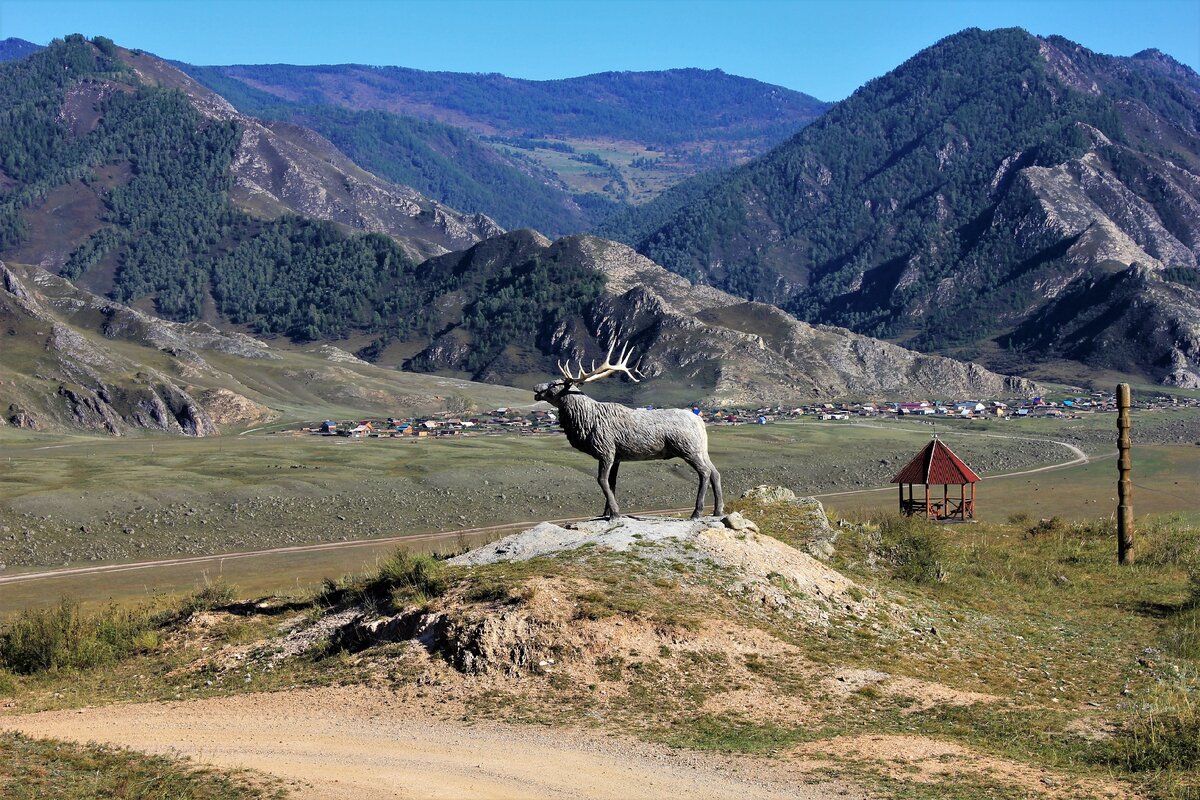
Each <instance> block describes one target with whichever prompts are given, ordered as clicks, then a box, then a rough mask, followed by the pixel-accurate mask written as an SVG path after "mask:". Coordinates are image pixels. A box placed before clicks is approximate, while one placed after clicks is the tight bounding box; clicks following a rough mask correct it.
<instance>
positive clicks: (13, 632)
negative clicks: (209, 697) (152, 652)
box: [0, 600, 158, 675]
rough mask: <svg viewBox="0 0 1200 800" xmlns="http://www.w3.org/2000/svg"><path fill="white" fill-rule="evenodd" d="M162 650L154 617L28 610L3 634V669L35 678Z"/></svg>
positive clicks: (68, 604) (66, 604)
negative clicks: (56, 671) (38, 675)
mask: <svg viewBox="0 0 1200 800" xmlns="http://www.w3.org/2000/svg"><path fill="white" fill-rule="evenodd" d="M157 645H158V636H157V632H156V631H155V630H154V627H153V619H152V617H151V616H150V615H149V614H148V613H146V612H145V611H144V610H129V609H121V608H117V607H115V606H110V607H109V608H107V609H105V610H103V611H100V612H95V613H84V612H83V611H81V610H80V607H79V604H78V603H75V602H72V601H70V600H63V601H62V602H61V603H59V605H57V606H55V607H53V608H45V609H41V608H38V609H26V610H24V611H22V612H21V613H20V614H18V615H17V617H16V618H15V619H14V620H13V621H12V622H11V623H10V624H9V625H8V626H7V627H6V628H4V629H3V631H2V632H0V667H3V668H4V669H7V670H10V671H12V672H15V673H18V674H23V675H31V674H34V673H37V672H44V671H47V670H59V669H86V668H88V667H94V666H97V665H100V664H107V663H111V662H112V661H116V660H118V659H120V658H122V657H124V656H127V655H131V654H133V653H136V652H141V651H145V650H149V649H153V648H155V647H157Z"/></svg>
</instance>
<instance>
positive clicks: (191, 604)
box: [179, 580, 237, 619]
mask: <svg viewBox="0 0 1200 800" xmlns="http://www.w3.org/2000/svg"><path fill="white" fill-rule="evenodd" d="M235 599H237V592H236V590H235V589H234V587H232V586H230V585H229V584H227V583H225V581H223V580H218V581H216V582H215V583H207V584H205V585H204V588H202V589H198V590H197V591H195V592H193V593H192V594H191V595H189V596H187V597H185V598H184V599H183V601H182V602H181V603H180V604H179V616H180V617H181V618H183V619H188V618H190V617H191V616H192V615H193V614H199V613H201V612H203V611H212V610H213V609H214V608H220V607H221V606H227V605H229V604H230V603H232V602H233V601H234V600H235Z"/></svg>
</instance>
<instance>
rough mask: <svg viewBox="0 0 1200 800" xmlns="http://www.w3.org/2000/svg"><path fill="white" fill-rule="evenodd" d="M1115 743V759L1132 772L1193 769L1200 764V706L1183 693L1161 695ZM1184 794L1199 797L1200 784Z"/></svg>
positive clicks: (1178, 771)
mask: <svg viewBox="0 0 1200 800" xmlns="http://www.w3.org/2000/svg"><path fill="white" fill-rule="evenodd" d="M1112 746H1113V758H1114V760H1115V761H1116V762H1117V764H1119V765H1120V766H1122V767H1124V768H1125V769H1127V770H1129V771H1130V772H1140V773H1154V774H1156V776H1158V777H1160V778H1161V777H1163V776H1164V775H1172V774H1178V773H1185V772H1190V771H1192V770H1193V769H1194V768H1195V767H1196V765H1197V764H1200V705H1198V704H1197V702H1196V700H1195V699H1193V698H1191V697H1189V696H1187V695H1186V694H1185V693H1183V692H1173V693H1171V694H1169V695H1166V696H1163V697H1160V698H1159V699H1158V700H1156V701H1155V702H1153V703H1151V704H1150V705H1149V706H1148V707H1147V708H1146V709H1145V710H1144V711H1141V712H1140V713H1138V714H1137V715H1136V716H1135V717H1134V718H1133V719H1131V720H1129V721H1128V722H1127V723H1126V724H1125V725H1124V726H1123V727H1122V728H1121V729H1120V730H1119V731H1118V732H1117V735H1116V736H1115V737H1114V739H1113V745H1112ZM1184 796H1188V797H1196V796H1200V784H1194V785H1193V786H1192V787H1191V791H1190V792H1189V793H1187V794H1186V795H1184Z"/></svg>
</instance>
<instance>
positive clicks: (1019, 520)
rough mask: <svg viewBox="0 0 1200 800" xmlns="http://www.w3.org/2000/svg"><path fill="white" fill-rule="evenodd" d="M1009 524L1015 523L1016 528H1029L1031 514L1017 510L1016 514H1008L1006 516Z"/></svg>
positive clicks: (1031, 523)
mask: <svg viewBox="0 0 1200 800" xmlns="http://www.w3.org/2000/svg"><path fill="white" fill-rule="evenodd" d="M1008 524H1009V525H1016V526H1017V527H1018V528H1024V529H1025V530H1029V529H1030V528H1032V527H1033V525H1034V522H1033V516H1032V515H1030V514H1029V513H1028V512H1027V511H1019V512H1017V513H1016V514H1010V515H1009V517H1008Z"/></svg>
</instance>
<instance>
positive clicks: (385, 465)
mask: <svg viewBox="0 0 1200 800" xmlns="http://www.w3.org/2000/svg"><path fill="white" fill-rule="evenodd" d="M1196 418H1197V417H1196V415H1194V414H1192V413H1191V412H1175V411H1164V412H1156V413H1154V414H1151V413H1149V412H1147V413H1146V414H1144V415H1143V416H1142V417H1140V418H1139V425H1138V427H1137V428H1136V431H1137V432H1138V433H1140V434H1141V436H1142V439H1143V442H1142V443H1139V446H1138V449H1137V452H1136V456H1135V463H1136V467H1135V486H1136V489H1135V491H1136V495H1135V502H1136V503H1137V505H1136V506H1135V509H1136V511H1137V513H1138V514H1139V515H1142V516H1145V515H1151V514H1159V513H1177V514H1181V515H1182V517H1181V518H1184V519H1193V520H1194V519H1195V518H1196V516H1197V514H1200V504H1198V503H1197V502H1196V501H1195V500H1194V499H1193V498H1192V497H1190V496H1189V492H1188V491H1187V490H1186V487H1188V486H1190V485H1196V484H1197V483H1198V482H1200V447H1197V446H1196V445H1195V444H1194V443H1193V442H1194V441H1197V440H1200V434H1198V433H1193V428H1196ZM1111 423H1112V418H1111V416H1109V417H1105V416H1095V417H1090V418H1085V419H1082V420H1069V421H1068V420H1022V421H1012V422H989V423H964V422H957V421H947V420H942V421H939V422H938V424H936V425H926V424H921V423H913V422H896V421H855V422H852V423H849V424H848V423H842V422H838V423H830V422H824V423H822V422H815V421H806V420H802V421H794V422H780V423H775V424H770V425H765V426H756V425H746V426H736V427H715V428H713V429H712V430H711V449H712V452H713V457H714V459H715V460H716V463H717V464H718V465H719V466H720V468H721V469H722V472H723V474H724V478H725V486H726V493H727V497H728V499H729V500H733V499H734V498H736V497H737V496H738V495H740V494H741V492H743V491H745V490H746V489H748V488H751V487H753V486H756V485H759V484H770V485H783V486H787V487H788V488H791V489H792V490H794V491H795V492H796V493H797V494H802V495H808V494H817V495H821V496H822V499H823V500H824V502H825V503H826V504H827V506H828V507H829V508H830V509H832V510H835V511H837V512H839V513H847V514H855V513H872V512H875V511H881V510H890V509H891V508H892V507H893V505H894V503H895V497H896V495H895V490H894V489H892V488H884V489H882V490H878V487H887V481H888V480H890V478H891V476H892V475H893V474H894V473H895V472H896V471H897V470H899V468H900V467H901V466H903V465H904V463H906V462H907V461H908V459H909V458H911V457H912V455H913V454H915V453H916V452H917V450H918V449H919V448H920V447H921V446H922V445H923V444H924V442H926V441H928V438H929V436H930V434H931V432H936V433H937V434H938V435H939V436H941V437H942V438H943V439H944V440H945V441H947V442H948V443H949V444H950V445H951V446H952V447H953V448H954V449H955V450H956V452H958V453H959V454H960V455H961V456H962V457H963V458H965V459H966V460H967V462H968V463H970V464H971V465H972V466H973V467H974V468H975V469H976V470H977V471H979V472H980V473H981V474H982V475H983V476H984V478H985V480H984V482H983V483H982V484H981V485H980V487H979V490H978V491H979V515H980V518H981V519H982V520H984V521H993V522H1001V521H1004V520H1006V519H1008V518H1009V517H1010V516H1012V515H1014V514H1025V515H1028V516H1030V517H1032V518H1038V519H1040V518H1043V517H1044V518H1049V517H1055V516H1058V517H1062V518H1064V519H1071V520H1098V519H1101V518H1104V517H1106V516H1109V515H1111V512H1112V506H1113V505H1114V503H1115V501H1112V500H1111V498H1113V497H1114V496H1115V495H1114V492H1113V488H1114V486H1115V472H1116V468H1115V461H1114V458H1113V457H1112V451H1113V447H1112V444H1111V435H1110V433H1109V431H1108V430H1107V428H1108V426H1109V425H1111ZM1180 425H1183V426H1184V427H1183V428H1180V427H1179V426H1180ZM0 436H2V437H3V438H0V443H2V445H3V455H0V465H2V466H3V467H4V469H3V470H2V471H0V563H4V564H5V565H6V568H5V569H4V570H3V571H2V572H0V614H2V613H11V612H12V611H14V610H16V609H19V608H22V607H24V606H26V605H28V604H31V603H32V604H43V605H44V604H46V603H50V602H53V601H54V600H55V599H56V598H57V597H59V596H60V595H63V594H68V595H71V596H74V597H78V598H80V599H83V600H86V601H89V602H103V601H106V600H108V599H137V598H145V597H148V596H154V595H156V594H161V593H166V594H172V595H177V594H180V593H183V592H186V591H189V590H191V589H193V588H195V587H196V586H197V585H201V584H203V583H204V582H205V581H213V580H217V579H221V578H224V579H225V580H227V581H230V582H232V583H234V584H236V585H238V586H239V587H241V588H242V589H243V590H245V591H247V592H251V593H258V594H267V593H270V592H274V591H284V590H286V591H302V590H305V589H307V588H310V587H312V586H314V585H316V584H317V583H319V582H320V580H321V579H322V578H324V577H326V576H328V575H338V574H343V573H349V572H354V571H357V570H360V569H363V568H364V567H366V566H369V565H371V564H373V563H374V562H376V561H377V560H378V559H379V558H380V557H382V556H384V555H386V554H389V553H391V552H392V551H393V550H394V548H395V547H396V546H397V543H398V542H397V540H400V541H401V542H403V543H405V544H407V545H408V546H410V547H412V548H413V549H415V550H417V551H424V552H431V551H442V552H445V551H449V550H456V549H462V548H463V547H465V546H467V545H469V544H475V543H478V542H481V541H486V540H488V539H491V538H496V537H498V536H500V535H502V534H504V533H507V532H509V531H511V530H512V528H508V527H498V526H506V525H516V526H518V527H519V526H520V525H521V524H523V523H528V522H535V521H538V520H542V519H562V518H574V517H585V516H589V515H591V514H595V513H598V511H599V509H600V506H601V505H602V503H601V501H600V497H599V492H598V490H597V488H596V484H595V477H594V475H595V472H594V469H595V466H594V462H593V461H592V460H591V459H589V458H587V457H586V456H584V455H583V454H580V453H577V452H575V451H574V450H572V449H571V448H570V447H569V446H568V444H567V443H566V441H565V440H564V439H563V437H562V436H561V435H557V434H541V435H532V436H518V435H498V436H477V437H452V438H446V439H438V440H415V439H407V440H394V439H344V438H336V437H313V436H303V435H294V434H290V433H286V432H277V433H271V432H270V431H269V430H266V431H258V432H251V433H249V434H247V435H243V436H228V437H219V438H212V439H202V440H188V439H168V438H162V437H153V438H152V437H141V438H136V439H135V438H128V439H102V438H96V437H68V436H50V435H39V436H34V435H29V434H24V435H22V434H16V433H14V432H12V431H8V432H7V433H3V434H0ZM1052 439H1056V440H1059V441H1062V442H1066V443H1069V444H1074V446H1075V447H1078V448H1080V449H1082V450H1084V451H1085V452H1087V453H1088V454H1089V456H1090V459H1091V460H1090V462H1089V463H1086V464H1078V465H1075V466H1070V467H1064V468H1059V469H1050V470H1046V471H1040V472H1033V473H1030V474H1019V475H1012V476H1011V477H995V476H998V475H1002V474H1007V473H1014V472H1024V471H1027V470H1037V469H1039V468H1041V467H1046V466H1050V465H1055V464H1061V463H1064V462H1068V461H1070V460H1072V459H1074V458H1075V457H1076V456H1075V453H1073V452H1072V451H1071V450H1070V449H1068V448H1067V447H1064V446H1062V445H1060V444H1054V443H1052V442H1051V441H1049V440H1052ZM1149 442H1158V443H1156V444H1151V443H1149ZM1167 442H1170V443H1169V444H1168V443H1167ZM693 480H694V477H693V473H692V472H691V470H690V469H689V468H688V467H687V466H686V465H684V464H683V463H682V462H678V461H676V462H670V463H666V464H664V463H661V462H658V463H645V464H629V465H626V466H625V467H623V468H622V471H621V485H620V488H619V491H620V496H621V498H622V502H623V504H624V506H625V507H626V508H627V509H631V510H635V511H637V510H643V511H644V510H661V509H675V508H683V507H686V506H688V505H689V503H690V498H691V496H692V493H693V491H694V483H693ZM479 528H485V529H486V530H473V529H479ZM457 531H463V532H462V533H456V532H457ZM280 548H289V549H286V550H280ZM261 550H274V551H275V552H270V553H263V554H255V555H241V554H245V553H256V552H257V551H261ZM164 560H169V561H171V562H173V563H170V564H162V565H153V566H138V567H136V568H134V567H131V568H122V569H121V570H120V571H111V572H104V573H77V574H64V575H60V576H56V577H51V578H42V579H38V580H30V581H20V582H17V581H14V580H13V579H14V577H17V576H20V575H21V574H23V573H32V572H37V573H40V572H44V571H47V570H51V569H56V570H57V569H64V568H66V569H79V568H84V569H87V568H92V567H96V566H101V565H125V564H130V563H131V562H134V563H137V562H141V563H144V562H156V561H164ZM180 560H183V563H175V562H179V561H180Z"/></svg>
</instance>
